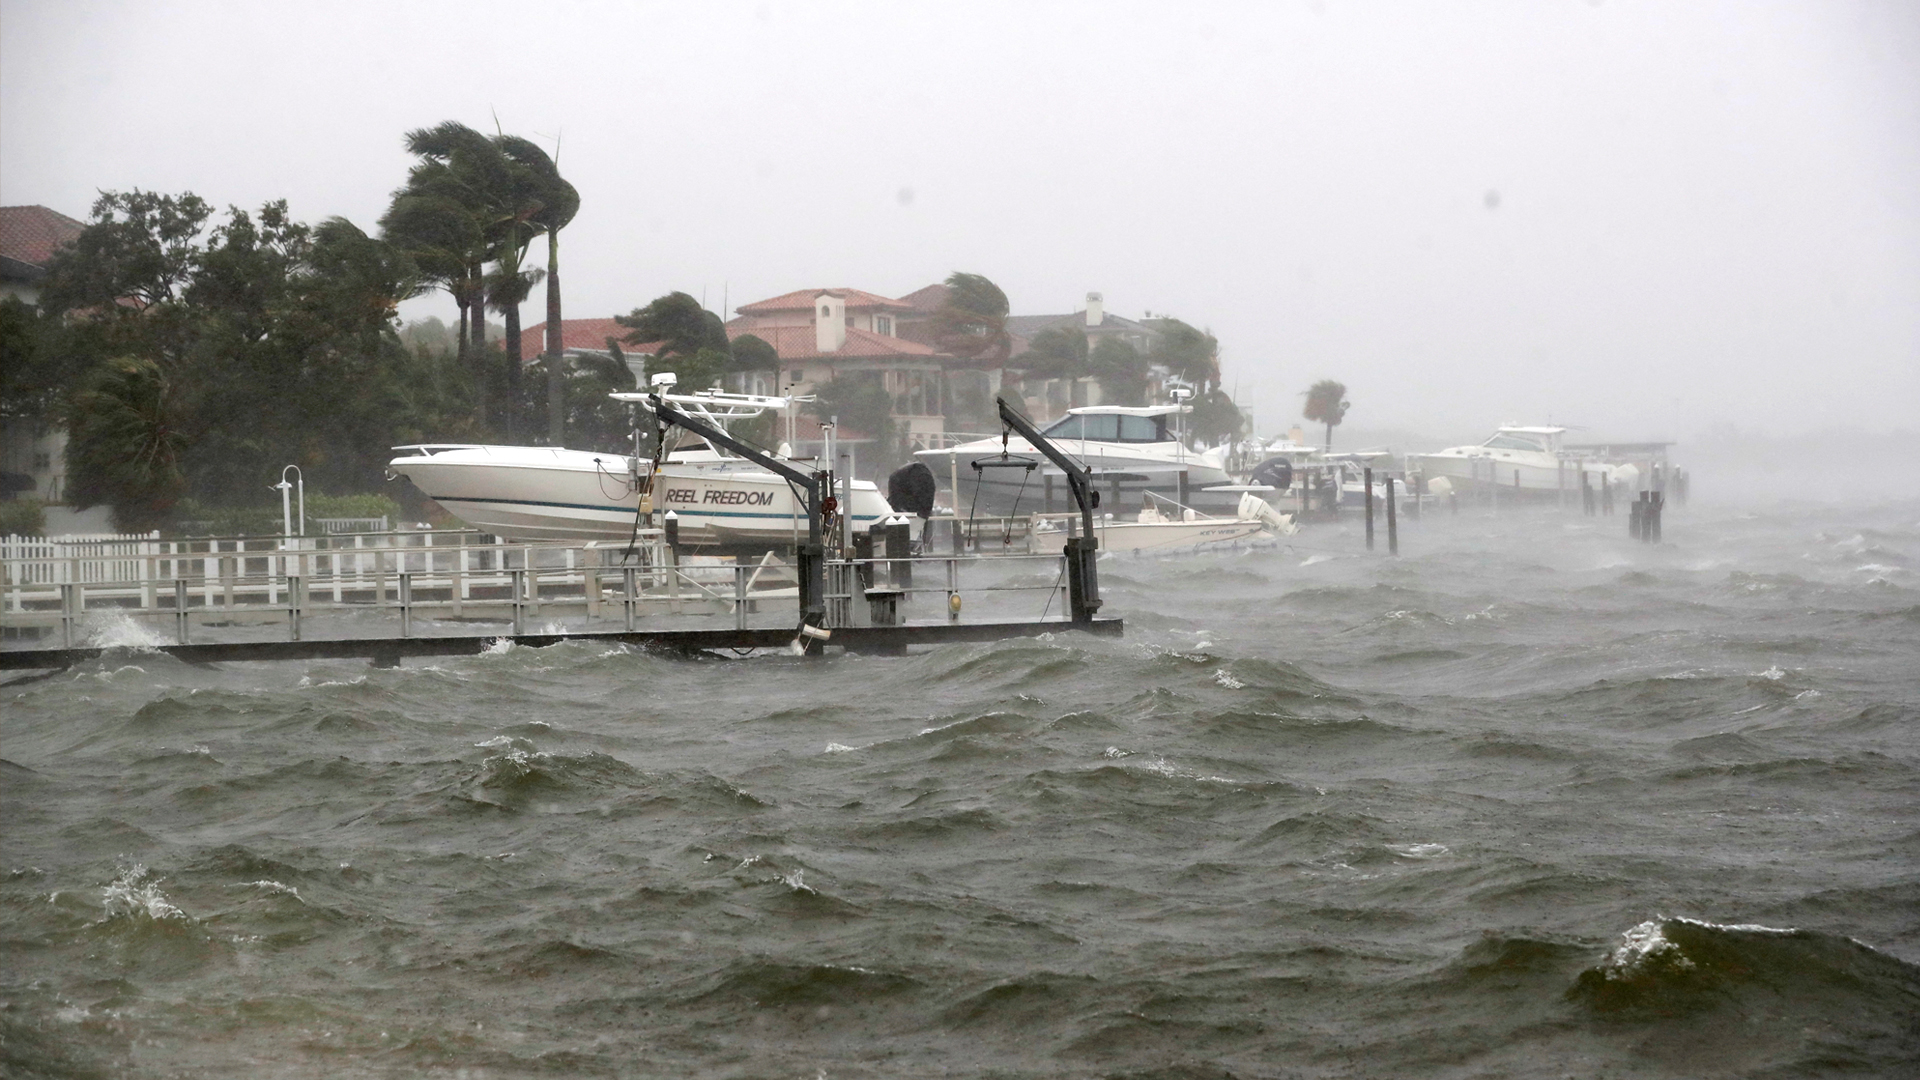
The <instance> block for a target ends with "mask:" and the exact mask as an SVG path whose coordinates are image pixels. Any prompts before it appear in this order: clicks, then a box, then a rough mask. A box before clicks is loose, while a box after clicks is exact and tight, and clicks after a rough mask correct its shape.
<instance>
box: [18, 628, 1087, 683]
mask: <svg viewBox="0 0 1920 1080" xmlns="http://www.w3.org/2000/svg"><path fill="white" fill-rule="evenodd" d="M1066 630H1079V631H1083V632H1085V633H1090V634H1099V635H1103V636H1108V637H1117V636H1119V635H1120V634H1122V633H1123V632H1124V631H1125V627H1124V624H1123V622H1122V620H1120V619H1118V618H1098V619H1094V620H1093V621H1092V622H1089V623H1076V622H1073V621H1072V620H1069V619H1048V620H1037V621H1028V622H978V623H928V624H924V625H911V624H910V625H905V626H842V627H837V628H835V629H834V630H832V631H831V634H832V636H831V637H830V638H828V639H827V640H826V642H825V643H826V644H827V645H829V646H834V647H842V648H845V649H846V650H847V651H848V652H856V653H874V654H879V655H899V654H901V653H904V652H906V650H907V648H908V647H909V646H913V645H950V644H954V643H957V642H968V641H999V640H1003V639H1005V638H1015V637H1037V636H1039V635H1041V634H1048V633H1055V632H1059V631H1066ZM795 636H796V634H795V631H794V630H792V629H774V628H764V629H747V630H739V629H734V628H732V627H712V628H705V629H696V630H640V631H625V630H605V631H586V632H583V633H578V634H493V635H486V636H475V635H462V636H457V637H424V638H421V637H416V638H329V639H322V640H319V641H228V642H219V643H213V644H204V645H148V646H138V647H135V648H136V649H137V651H139V652H152V653H164V654H165V655H167V656H171V657H173V658H175V659H177V660H181V661H184V662H186V663H189V664H217V663H222V662H226V661H237V660H356V659H364V660H370V661H372V662H373V663H374V665H375V666H377V667H394V666H397V665H398V664H399V663H400V662H401V661H402V660H403V659H405V658H407V657H414V656H476V655H479V654H481V653H484V652H488V651H490V650H494V649H498V648H500V647H501V646H502V645H503V644H508V643H510V644H512V645H514V646H521V647H526V648H533V649H540V648H545V647H547V646H549V645H560V644H564V643H565V642H569V641H590V642H597V643H602V644H609V645H631V646H636V647H639V648H644V649H657V650H661V651H665V652H681V653H699V652H715V651H720V650H736V651H738V650H747V649H785V648H788V647H790V646H791V645H792V643H793V640H794V638H795ZM127 651H128V647H125V646H89V647H86V648H77V649H6V650H0V670H14V671H25V670H48V669H64V668H69V667H72V666H73V665H75V664H79V663H83V662H85V661H88V660H95V659H98V658H100V657H102V656H105V655H108V654H111V653H125V652H127Z"/></svg>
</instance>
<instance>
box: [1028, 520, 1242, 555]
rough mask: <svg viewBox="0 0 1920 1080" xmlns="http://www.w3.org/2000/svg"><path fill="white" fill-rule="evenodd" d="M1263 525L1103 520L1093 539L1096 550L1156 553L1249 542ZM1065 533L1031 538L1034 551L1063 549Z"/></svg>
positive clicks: (1042, 534)
mask: <svg viewBox="0 0 1920 1080" xmlns="http://www.w3.org/2000/svg"><path fill="white" fill-rule="evenodd" d="M1264 528H1265V526H1264V525H1263V524H1262V523H1261V522H1258V521H1246V520H1240V519H1235V518H1200V519H1198V520H1195V521H1151V522H1148V521H1104V520H1102V519H1100V518H1095V519H1094V522H1093V536H1094V539H1095V540H1096V541H1098V543H1099V545H1100V547H1099V550H1101V551H1103V552H1108V551H1114V552H1118V551H1155V550H1167V551H1171V550H1176V549H1180V548H1190V547H1201V546H1204V545H1209V544H1231V543H1235V542H1238V541H1242V540H1251V539H1253V538H1254V537H1256V536H1258V535H1260V534H1261V532H1262V531H1263V530H1264ZM1066 537H1067V534H1066V530H1065V529H1061V530H1059V531H1058V532H1057V533H1053V534H1049V533H1041V534H1038V535H1036V536H1035V537H1034V538H1033V550H1034V551H1036V552H1040V551H1051V550H1053V544H1054V541H1056V540H1057V541H1058V543H1059V544H1060V546H1061V547H1062V548H1063V549H1064V548H1065V546H1066Z"/></svg>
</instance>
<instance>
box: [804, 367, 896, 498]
mask: <svg viewBox="0 0 1920 1080" xmlns="http://www.w3.org/2000/svg"><path fill="white" fill-rule="evenodd" d="M813 394H814V400H812V401H811V402H808V403H807V406H806V408H807V411H808V412H810V413H812V414H813V415H814V416H816V417H818V418H819V419H821V420H828V419H832V418H834V417H838V418H839V420H840V423H841V425H842V429H843V430H842V431H841V433H840V434H841V437H842V438H846V439H851V438H858V437H860V436H862V435H865V436H870V437H871V438H872V439H873V443H872V448H871V449H870V450H867V451H865V452H863V453H862V455H861V459H862V460H861V465H862V466H863V467H864V468H863V471H865V472H867V473H868V474H869V475H876V476H877V475H884V474H885V473H886V472H887V470H889V469H891V468H893V467H894V466H896V465H898V464H899V463H900V460H899V459H900V457H901V454H900V449H901V446H900V431H899V427H898V425H896V424H895V423H894V422H893V395H892V394H889V393H887V387H886V384H885V383H884V382H882V381H881V378H880V373H879V372H877V371H857V372H848V373H846V374H842V375H839V376H837V377H835V378H832V379H828V380H827V381H826V382H823V383H821V384H819V385H818V386H816V387H814V388H813Z"/></svg>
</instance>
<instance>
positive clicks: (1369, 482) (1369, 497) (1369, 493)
mask: <svg viewBox="0 0 1920 1080" xmlns="http://www.w3.org/2000/svg"><path fill="white" fill-rule="evenodd" d="M1361 471H1362V472H1363V473H1364V474H1365V476H1366V479H1365V481H1364V483H1365V485H1366V502H1367V550H1368V551H1372V550H1373V469H1372V468H1371V467H1368V468H1365V469H1362V470H1361ZM1388 483H1392V481H1388Z"/></svg>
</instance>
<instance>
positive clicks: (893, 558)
mask: <svg viewBox="0 0 1920 1080" xmlns="http://www.w3.org/2000/svg"><path fill="white" fill-rule="evenodd" d="M1113 483H1114V486H1115V487H1116V488H1118V487H1119V485H1120V481H1118V480H1115V481H1114V482H1113ZM886 552H887V580H888V581H890V582H892V583H893V587H894V588H896V589H900V590H903V591H902V593H901V597H900V599H901V600H902V602H904V601H905V600H906V593H905V592H904V590H907V589H911V588H913V524H912V523H911V522H906V521H895V522H892V523H890V524H889V525H888V526H887V532H886Z"/></svg>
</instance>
